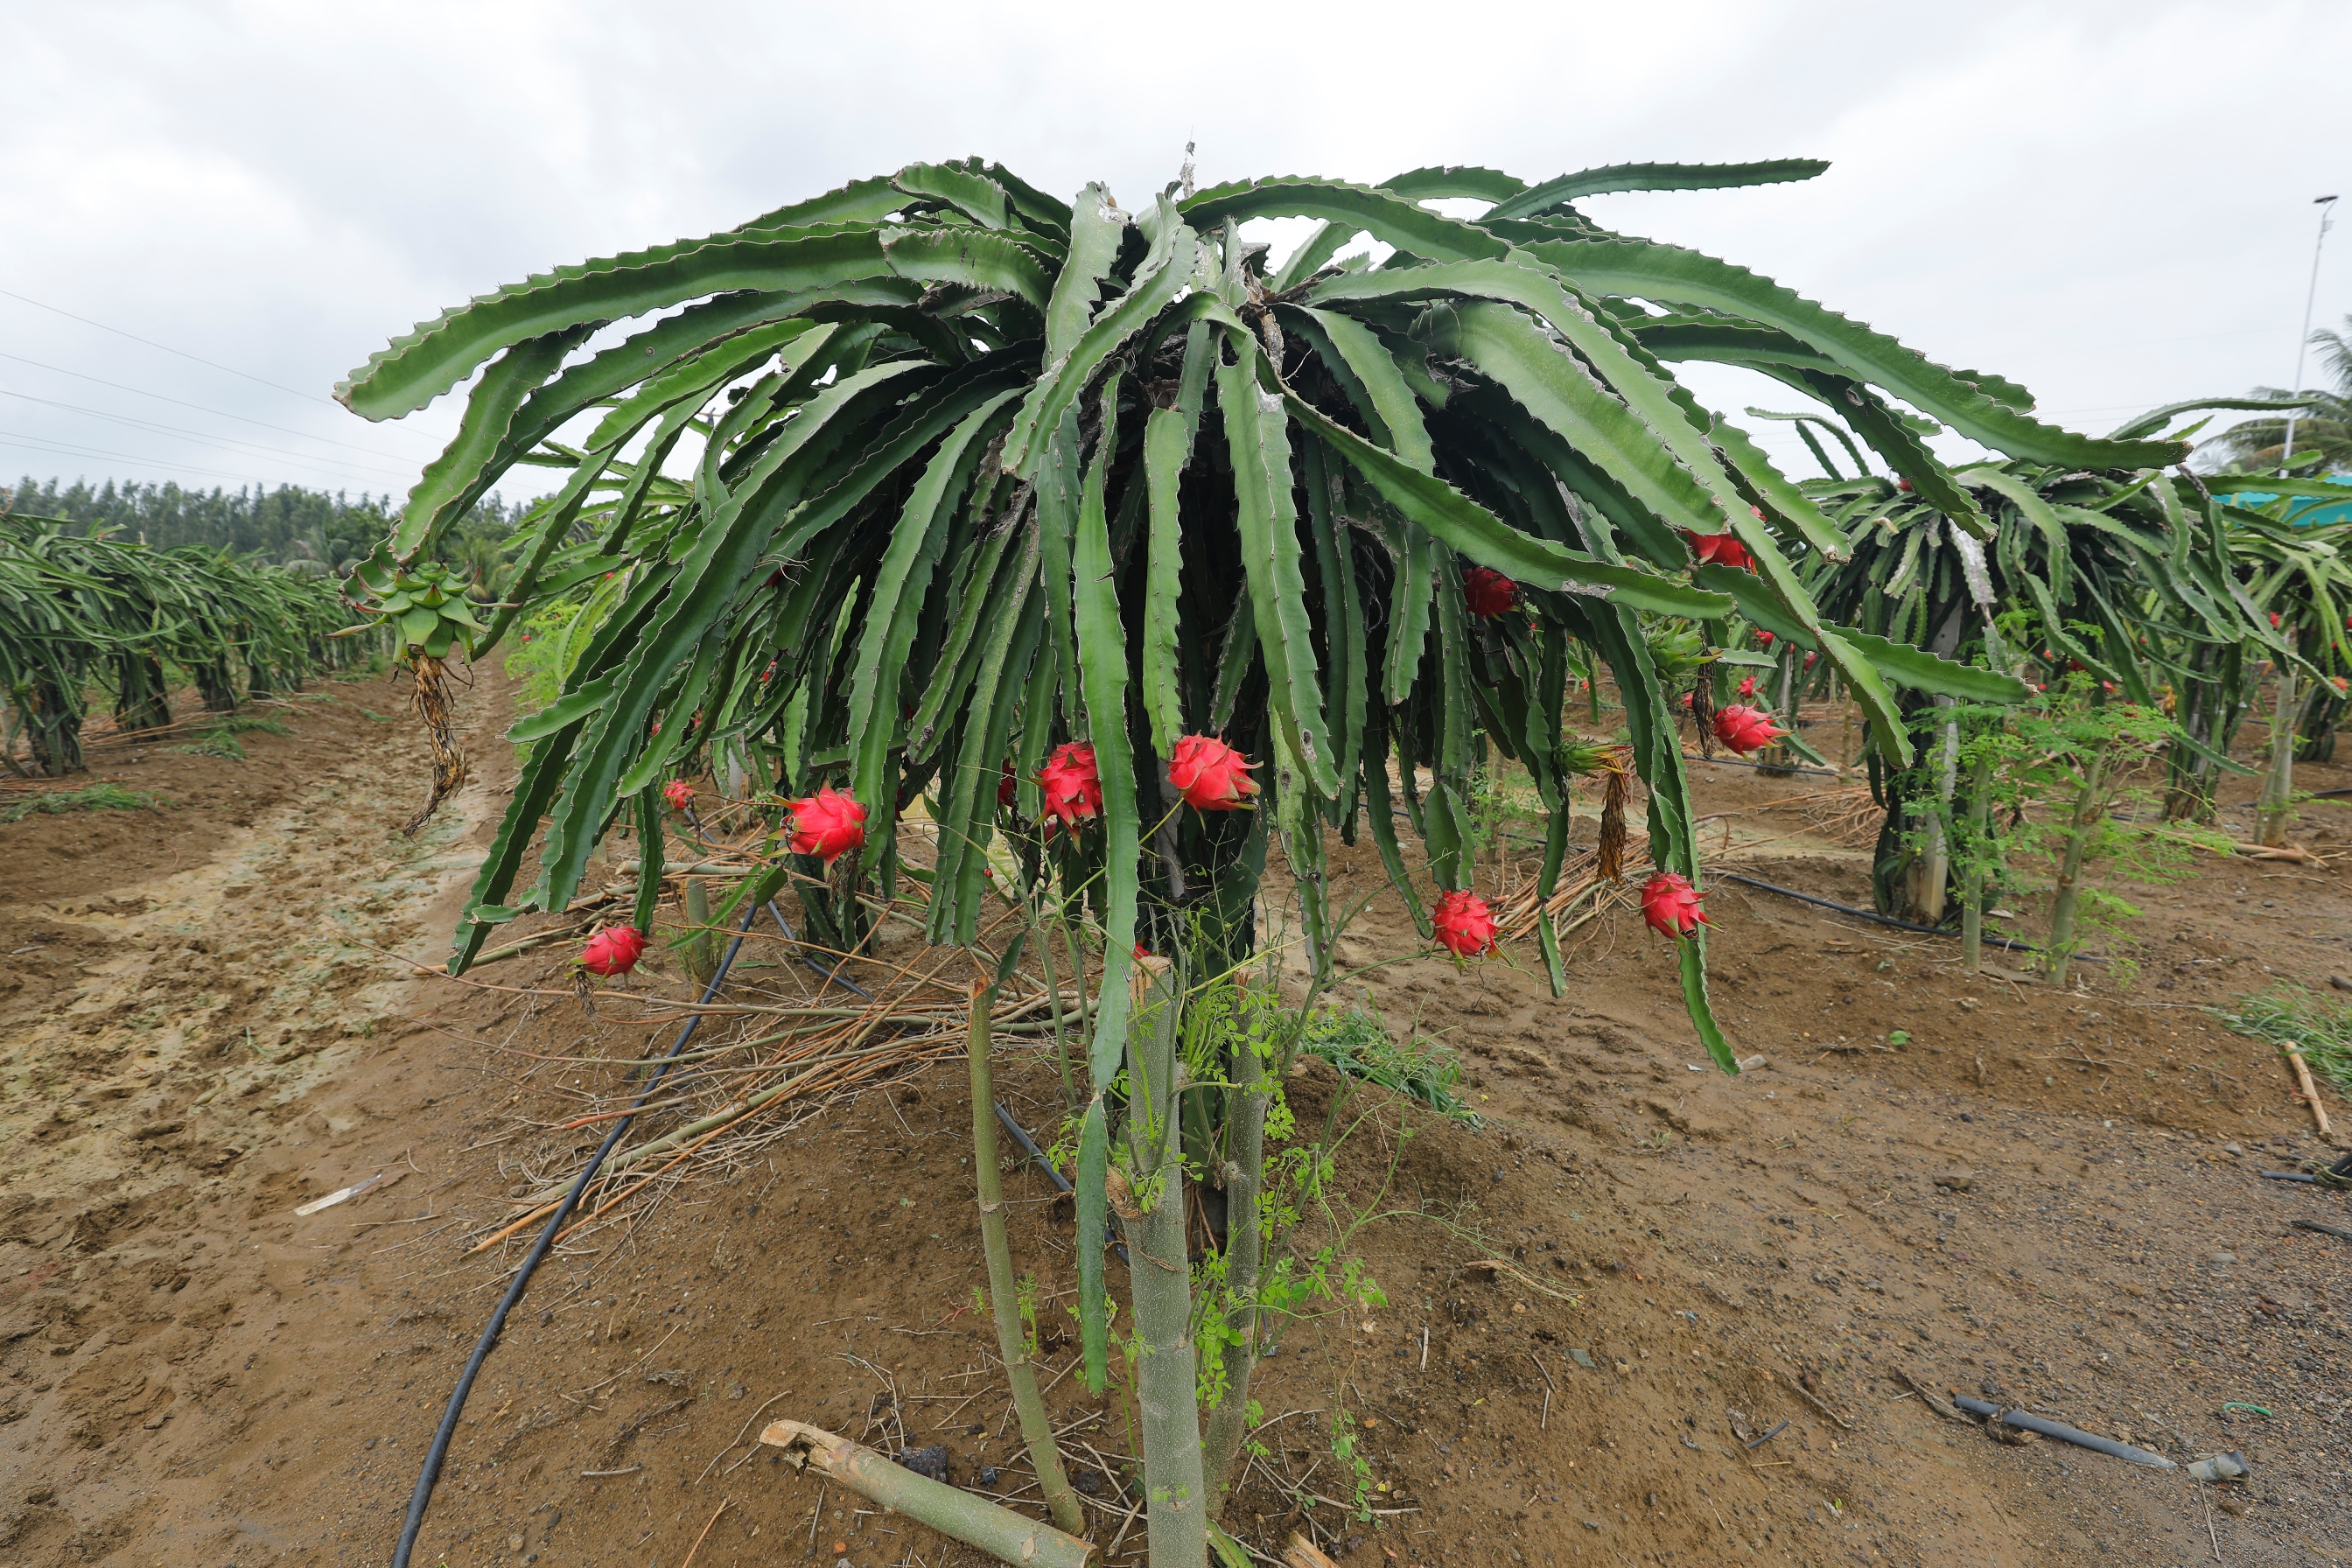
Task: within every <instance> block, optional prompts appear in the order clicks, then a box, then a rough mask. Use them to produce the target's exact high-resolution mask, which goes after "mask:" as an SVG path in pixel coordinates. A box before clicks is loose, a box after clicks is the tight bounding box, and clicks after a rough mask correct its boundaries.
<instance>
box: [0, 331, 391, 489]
mask: <svg viewBox="0 0 2352 1568" xmlns="http://www.w3.org/2000/svg"><path fill="white" fill-rule="evenodd" d="M0 359H5V360H14V361H16V363H18V364H28V365H31V366H32V367H33V368H34V369H35V370H46V371H47V372H49V373H50V374H54V375H69V376H71V377H73V378H74V379H75V380H76V381H86V382H89V384H91V385H93V386H106V387H111V388H113V389H114V390H115V391H117V392H128V393H131V395H134V396H138V397H152V398H153V399H154V400H155V401H156V402H158V403H169V404H173V405H175V406H177V407H181V408H193V409H194V410H195V411H196V412H197V413H199V414H210V415H213V416H216V417H218V418H222V419H234V420H236V422H237V423H238V424H240V425H252V426H258V427H259V428H261V429H264V430H275V431H277V432H278V433H279V434H280V435H284V436H299V437H301V438H302V439H303V440H305V441H321V442H324V443H325V444H326V445H328V446H330V447H343V448H344V449H346V450H347V451H352V452H365V453H367V454H368V455H369V456H371V457H376V458H393V461H394V462H398V461H400V459H399V458H394V457H393V454H391V453H390V452H380V451H378V450H376V448H374V447H362V446H357V445H355V444H353V443H352V442H350V441H338V440H336V439H335V438H334V437H331V436H313V435H312V434H310V432H309V431H308V430H297V429H295V428H294V427H293V426H290V425H272V424H271V423H269V421H268V420H267V419H255V418H251V417H249V416H246V415H243V414H231V413H230V412H229V411H228V410H227V409H226V408H214V407H212V406H210V405H206V404H202V403H190V402H189V401H188V400H187V399H186V398H184V397H166V396H165V395H163V394H162V393H160V392H150V391H148V390H147V389H146V388H145V387H143V386H130V385H126V384H124V383H122V382H119V381H108V380H107V379H106V378H105V377H103V376H97V375H89V374H84V373H83V372H81V371H78V370H68V369H66V368H65V366H63V365H58V364H44V363H41V362H40V361H39V360H37V359H26V357H25V356H24V355H23V354H12V353H5V352H0Z"/></svg>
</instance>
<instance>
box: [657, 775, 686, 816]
mask: <svg viewBox="0 0 2352 1568" xmlns="http://www.w3.org/2000/svg"><path fill="white" fill-rule="evenodd" d="M662 798H663V799H664V800H666V801H667V802H669V808H670V809H671V810H672V811H684V810H685V809H686V808H687V807H688V806H689V805H693V804H694V786H693V785H692V784H688V783H687V782H686V781H685V780H684V779H672V780H670V781H669V783H667V784H664V785H662Z"/></svg>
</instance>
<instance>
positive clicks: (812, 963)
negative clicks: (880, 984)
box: [768, 899, 874, 1002]
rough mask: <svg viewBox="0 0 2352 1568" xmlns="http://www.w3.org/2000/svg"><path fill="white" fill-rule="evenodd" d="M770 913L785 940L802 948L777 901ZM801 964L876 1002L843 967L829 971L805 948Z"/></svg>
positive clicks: (771, 906)
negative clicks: (845, 972)
mask: <svg viewBox="0 0 2352 1568" xmlns="http://www.w3.org/2000/svg"><path fill="white" fill-rule="evenodd" d="M768 912H769V913H770V914H772V915H773V916H775V917H776V929H777V930H778V931H782V932H783V933H784V940H785V941H786V942H791V943H792V944H793V946H794V947H800V945H801V939H800V938H798V937H796V936H794V935H793V928H792V927H790V926H788V925H786V924H785V923H784V911H783V910H780V909H778V908H776V900H773V899H770V900H768ZM801 962H802V963H805V964H807V965H808V966H809V967H810V968H811V969H814V970H815V971H816V972H817V973H819V974H822V975H824V977H825V978H826V979H827V980H832V981H836V982H838V983H840V984H844V985H846V986H848V987H849V988H850V989H851V990H852V991H855V992H856V993H857V994H859V995H860V996H863V997H865V998H866V1000H867V1001H868V1002H871V1001H873V1000H874V993H873V992H871V991H868V990H867V989H866V987H865V986H863V985H860V984H857V982H856V981H855V980H852V979H850V978H849V976H847V975H845V974H844V973H842V972H841V965H839V964H835V966H834V967H833V968H831V969H827V968H826V967H825V966H824V964H822V963H818V962H817V961H816V956H815V955H814V953H811V952H808V951H807V950H806V949H804V948H803V950H802V952H801Z"/></svg>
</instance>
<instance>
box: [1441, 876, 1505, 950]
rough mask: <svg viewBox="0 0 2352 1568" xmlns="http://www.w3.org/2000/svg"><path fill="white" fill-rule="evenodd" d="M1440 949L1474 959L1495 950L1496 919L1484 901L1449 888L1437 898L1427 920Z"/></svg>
mask: <svg viewBox="0 0 2352 1568" xmlns="http://www.w3.org/2000/svg"><path fill="white" fill-rule="evenodd" d="M1429 923H1430V925H1431V926H1432V927H1433V928H1434V929H1435V930H1436V932H1437V941H1438V943H1439V945H1440V946H1442V947H1444V948H1445V949H1446V951H1448V952H1452V953H1454V954H1455V955H1457V956H1459V957H1462V958H1475V957H1477V956H1478V955H1479V954H1480V953H1482V952H1493V951H1494V950H1495V932H1496V925H1495V916H1494V913H1493V911H1492V910H1488V909H1487V908H1486V900H1484V899H1482V898H1480V897H1479V896H1478V895H1477V894H1475V893H1465V892H1463V891H1461V890H1460V889H1452V890H1449V891H1446V892H1444V893H1441V894H1439V895H1438V899H1437V909H1436V910H1435V911H1434V912H1433V913H1432V914H1431V916H1430V917H1429Z"/></svg>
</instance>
